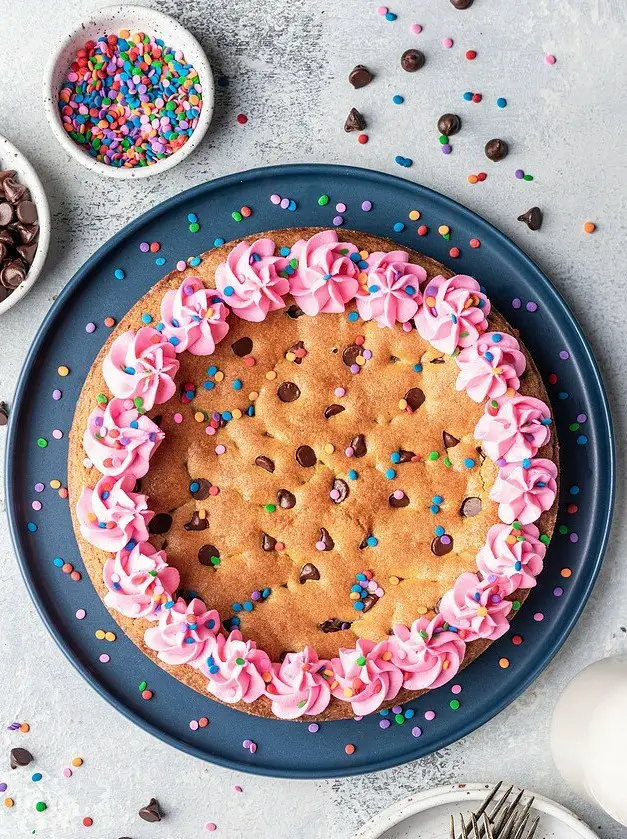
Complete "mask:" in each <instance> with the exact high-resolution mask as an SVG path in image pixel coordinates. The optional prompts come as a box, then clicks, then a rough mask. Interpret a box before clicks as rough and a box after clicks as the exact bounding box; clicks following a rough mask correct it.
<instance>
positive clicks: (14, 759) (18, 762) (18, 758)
mask: <svg viewBox="0 0 627 839" xmlns="http://www.w3.org/2000/svg"><path fill="white" fill-rule="evenodd" d="M9 761H10V763H11V769H17V768H18V766H28V764H29V763H32V761H33V756H32V754H31V753H30V752H29V751H28V749H19V748H16V749H11V753H10V755H9Z"/></svg>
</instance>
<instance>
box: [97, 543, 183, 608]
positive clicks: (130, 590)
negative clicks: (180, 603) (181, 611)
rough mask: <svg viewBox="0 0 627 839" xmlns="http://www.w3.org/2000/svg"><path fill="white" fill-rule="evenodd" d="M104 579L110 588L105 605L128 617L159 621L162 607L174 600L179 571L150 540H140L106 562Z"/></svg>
mask: <svg viewBox="0 0 627 839" xmlns="http://www.w3.org/2000/svg"><path fill="white" fill-rule="evenodd" d="M103 577H104V582H105V585H106V586H107V588H108V589H109V591H108V592H107V594H106V595H105V604H106V605H107V606H108V607H109V608H110V609H115V610H116V611H118V612H121V613H122V614H123V615H126V617H128V618H148V619H149V620H157V619H158V618H159V613H160V612H161V611H162V609H161V607H162V606H163V605H164V604H165V603H167V602H168V601H170V600H171V599H172V596H173V594H174V592H175V591H176V589H177V588H178V586H179V582H180V577H179V572H178V571H177V570H176V568H174V567H173V566H171V565H168V558H167V556H166V553H165V551H158V550H157V549H156V548H154V547H153V546H152V545H151V544H150V542H139V543H138V544H137V545H135V547H134V548H133V549H132V550H130V551H128V550H126V549H125V548H122V550H121V551H118V552H117V554H116V555H115V557H114V558H113V559H108V560H107V561H106V562H105V566H104V570H103Z"/></svg>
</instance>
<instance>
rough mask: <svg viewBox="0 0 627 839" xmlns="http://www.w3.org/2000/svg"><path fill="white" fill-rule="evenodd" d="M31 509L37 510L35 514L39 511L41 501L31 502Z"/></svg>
mask: <svg viewBox="0 0 627 839" xmlns="http://www.w3.org/2000/svg"><path fill="white" fill-rule="evenodd" d="M31 507H32V508H33V510H37V512H39V510H41V501H33V503H32V504H31Z"/></svg>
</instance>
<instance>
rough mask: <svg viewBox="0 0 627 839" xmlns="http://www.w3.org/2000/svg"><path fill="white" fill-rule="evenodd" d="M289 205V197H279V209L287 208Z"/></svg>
mask: <svg viewBox="0 0 627 839" xmlns="http://www.w3.org/2000/svg"><path fill="white" fill-rule="evenodd" d="M289 206H290V199H289V198H282V199H281V209H282V210H287V208H288V207H289Z"/></svg>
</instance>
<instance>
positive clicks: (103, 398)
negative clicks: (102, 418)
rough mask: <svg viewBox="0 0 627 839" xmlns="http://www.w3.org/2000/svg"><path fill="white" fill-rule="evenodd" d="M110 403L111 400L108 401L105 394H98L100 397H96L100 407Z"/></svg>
mask: <svg viewBox="0 0 627 839" xmlns="http://www.w3.org/2000/svg"><path fill="white" fill-rule="evenodd" d="M108 401H109V400H108V399H107V397H106V396H105V395H104V393H99V394H98V396H97V397H96V402H97V403H98V404H99V405H106V404H107V402H108Z"/></svg>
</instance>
